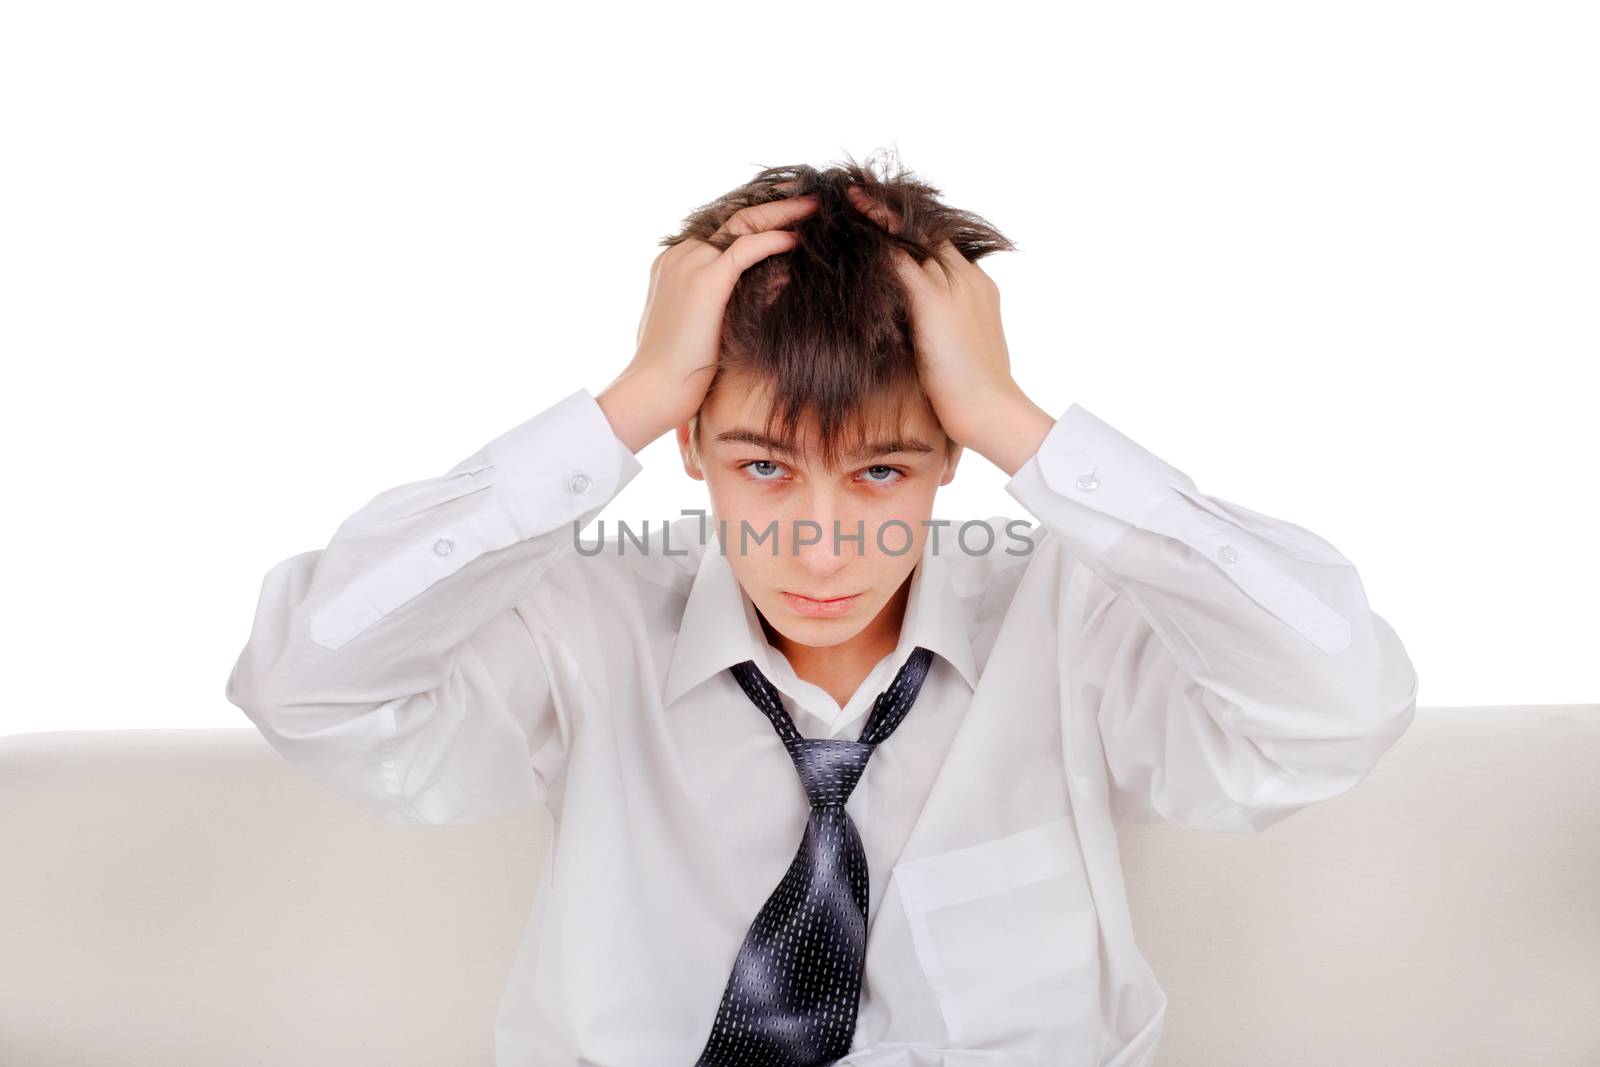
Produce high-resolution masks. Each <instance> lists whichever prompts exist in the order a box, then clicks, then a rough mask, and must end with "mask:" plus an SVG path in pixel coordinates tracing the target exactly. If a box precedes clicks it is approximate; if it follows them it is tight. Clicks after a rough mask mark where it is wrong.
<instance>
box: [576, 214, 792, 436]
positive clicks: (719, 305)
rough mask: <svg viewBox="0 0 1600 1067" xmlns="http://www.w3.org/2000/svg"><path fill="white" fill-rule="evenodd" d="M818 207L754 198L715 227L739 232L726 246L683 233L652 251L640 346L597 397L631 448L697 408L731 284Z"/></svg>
mask: <svg viewBox="0 0 1600 1067" xmlns="http://www.w3.org/2000/svg"><path fill="white" fill-rule="evenodd" d="M781 187H782V186H780V188H781ZM816 206H817V198H816V197H815V196H796V197H791V198H789V199H785V200H775V201H773V202H771V203H768V204H753V205H751V206H750V207H747V208H743V209H741V210H739V211H736V212H734V213H733V214H732V215H730V216H729V217H728V221H727V222H725V223H723V225H722V227H721V230H719V231H718V232H726V233H732V234H738V235H739V236H738V237H737V238H736V239H735V240H734V242H733V243H732V244H731V245H729V246H728V248H727V250H726V251H718V250H717V249H716V248H715V247H714V246H713V245H711V244H709V243H707V242H705V241H701V240H696V239H694V238H689V239H686V240H683V241H680V242H679V243H677V244H675V245H673V246H672V247H670V248H668V249H666V250H665V251H664V252H662V253H661V254H660V255H659V256H657V257H656V259H655V262H654V263H652V264H651V265H650V290H649V293H648V295H647V296H646V298H645V306H644V314H643V315H642V316H641V317H640V319H639V335H638V348H637V349H636V350H635V352H634V354H633V359H632V361H631V362H629V364H628V366H627V367H626V368H624V369H623V371H622V373H621V374H619V375H617V377H616V378H615V379H614V380H613V381H612V382H611V384H610V385H608V386H606V388H605V389H604V390H603V391H602V392H601V393H600V394H599V395H598V396H597V397H596V398H595V399H596V401H597V402H598V403H599V404H600V408H601V410H602V411H604V412H605V415H606V418H607V419H608V420H609V421H610V423H611V426H612V428H613V429H614V430H615V431H616V434H617V437H618V438H619V439H620V440H621V441H622V442H623V443H624V444H626V445H627V446H628V449H629V450H630V451H632V452H638V451H639V450H640V449H642V448H644V446H645V445H647V444H649V443H650V442H651V441H654V440H655V439H656V438H657V437H660V436H661V435H662V434H664V433H666V432H667V431H669V430H671V429H672V428H673V427H674V426H677V425H679V424H681V423H684V422H687V421H688V420H689V418H690V417H691V416H692V415H694V413H695V412H697V411H699V410H700V405H701V403H702V402H704V400H705V396H706V390H707V389H709V388H710V387H711V379H712V378H713V377H714V376H715V373H716V368H717V356H718V348H719V343H720V340H721V336H722V317H723V314H724V313H725V312H726V310H727V306H728V297H729V296H730V295H732V293H733V286H734V283H736V282H737V281H738V280H739V276H740V275H741V274H743V273H744V271H745V268H747V267H749V266H750V265H751V264H753V263H757V262H760V261H761V260H763V259H765V258H766V257H768V256H770V255H775V254H777V253H779V252H787V251H789V250H790V249H792V248H793V247H794V245H795V241H796V240H797V239H798V238H796V236H795V233H794V231H793V230H789V229H785V228H784V227H786V226H788V225H790V224H791V223H793V222H795V221H797V220H798V219H800V218H803V217H804V216H805V215H807V214H809V213H810V212H812V211H814V210H815V209H816Z"/></svg>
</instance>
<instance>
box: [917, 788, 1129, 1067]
mask: <svg viewBox="0 0 1600 1067" xmlns="http://www.w3.org/2000/svg"><path fill="white" fill-rule="evenodd" d="M894 881H895V883H896V885H897V886H898V889H899V894H900V900H901V904H902V906H903V908H904V910H905V914H906V918H907V922H908V924H909V926H910V928H911V939H912V944H913V946H914V948H915V951H916V956H917V961H918V963H919V964H920V965H921V967H922V970H923V973H924V975H925V976H926V978H927V980H928V984H929V985H930V986H931V987H932V989H933V993H934V997H935V999H936V1000H937V1001H938V1004H939V1010H940V1012H941V1014H942V1015H943V1017H944V1023H945V1029H946V1031H947V1035H948V1038H949V1041H950V1044H952V1045H954V1046H957V1047H962V1048H985V1047H995V1048H1004V1049H1007V1050H1016V1051H1027V1052H1029V1053H1031V1054H1032V1055H1033V1056H1034V1057H1035V1060H1034V1061H1031V1062H1057V1063H1066V1062H1072V1063H1092V1062H1096V1061H1095V1057H1096V1056H1097V1055H1098V1053H1099V1042H1100V1036H1101V1035H1100V1024H1099V993H1098V989H1099V963H1098V960H1099V921H1098V917H1097V916H1096V914H1095V911H1094V907H1093V904H1092V898H1091V896H1090V894H1089V891H1088V884H1087V878H1086V876H1085V872H1084V868H1083V859H1082V854H1081V852H1080V850H1079V846H1078V838H1077V833H1076V831H1075V829H1074V825H1073V819H1072V817H1071V816H1070V815H1066V816H1062V817H1060V818H1057V819H1052V820H1050V821H1049V822H1045V823H1041V824H1039V825H1037V826H1033V827H1030V828H1028V829H1026V830H1021V831H1019V832H1017V833H1013V834H1008V835H1006V836H1004V837H998V838H994V839H991V840H988V841H982V842H979V843H978V844H976V845H971V846H968V847H966V848H960V849H955V850H953V851H950V852H941V853H938V854H935V855H932V856H925V857H923V858H921V859H915V860H910V861H908V862H904V863H900V864H898V865H896V866H895V868H894ZM1040 1057H1047V1059H1045V1058H1040Z"/></svg>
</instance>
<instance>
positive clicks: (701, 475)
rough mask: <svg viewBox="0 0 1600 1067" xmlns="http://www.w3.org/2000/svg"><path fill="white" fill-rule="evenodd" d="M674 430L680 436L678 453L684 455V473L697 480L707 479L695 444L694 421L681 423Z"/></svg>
mask: <svg viewBox="0 0 1600 1067" xmlns="http://www.w3.org/2000/svg"><path fill="white" fill-rule="evenodd" d="M674 432H675V433H676V434H677V437H678V454H679V455H680V456H682V457H683V470H684V473H685V474H687V475H688V476H689V477H691V478H693V479H695V480H696V481H701V482H703V481H705V480H706V475H705V471H703V470H701V469H700V456H699V454H698V453H699V450H698V449H696V448H695V446H694V438H693V436H692V435H693V423H689V422H683V423H679V424H678V428H677V430H676V431H674Z"/></svg>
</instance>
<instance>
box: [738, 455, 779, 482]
mask: <svg viewBox="0 0 1600 1067" xmlns="http://www.w3.org/2000/svg"><path fill="white" fill-rule="evenodd" d="M740 466H741V467H743V468H744V469H745V470H747V471H753V472H754V473H755V480H756V481H758V482H775V481H777V480H778V479H776V478H769V477H767V475H768V473H770V470H769V468H776V469H778V470H782V469H783V465H782V464H779V463H774V462H773V461H772V460H770V459H753V460H751V461H750V462H748V463H742V464H740Z"/></svg>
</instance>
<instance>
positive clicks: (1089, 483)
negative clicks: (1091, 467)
mask: <svg viewBox="0 0 1600 1067" xmlns="http://www.w3.org/2000/svg"><path fill="white" fill-rule="evenodd" d="M1078 488H1079V489H1082V490H1083V491H1084V492H1085V493H1089V492H1093V491H1094V490H1096V489H1098V488H1100V482H1099V481H1098V480H1097V479H1096V478H1095V476H1094V475H1092V474H1080V475H1078Z"/></svg>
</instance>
